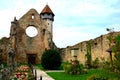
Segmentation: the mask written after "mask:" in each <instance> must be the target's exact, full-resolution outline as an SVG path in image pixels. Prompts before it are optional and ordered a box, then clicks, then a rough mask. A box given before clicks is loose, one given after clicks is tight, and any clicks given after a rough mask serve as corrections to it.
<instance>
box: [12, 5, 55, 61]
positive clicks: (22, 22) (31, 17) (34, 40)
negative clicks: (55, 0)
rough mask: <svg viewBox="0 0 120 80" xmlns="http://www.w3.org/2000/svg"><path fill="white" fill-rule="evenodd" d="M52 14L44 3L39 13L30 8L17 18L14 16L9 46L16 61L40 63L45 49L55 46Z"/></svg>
mask: <svg viewBox="0 0 120 80" xmlns="http://www.w3.org/2000/svg"><path fill="white" fill-rule="evenodd" d="M54 16H55V15H54V13H53V12H52V10H51V9H50V7H49V6H48V5H46V6H45V7H44V9H43V10H42V11H41V13H40V14H39V13H38V12H37V11H36V10H35V9H30V10H29V11H28V12H27V13H26V14H24V15H23V16H22V17H21V18H20V19H19V20H17V19H16V18H14V21H12V22H11V29H10V46H11V48H12V49H14V52H15V61H16V62H22V63H23V62H24V63H40V60H41V56H42V54H43V52H44V51H45V50H47V49H50V48H56V46H55V44H54V42H53V39H52V38H53V30H52V29H53V21H54ZM29 30H31V31H30V32H29ZM30 33H35V34H32V35H31V34H30Z"/></svg>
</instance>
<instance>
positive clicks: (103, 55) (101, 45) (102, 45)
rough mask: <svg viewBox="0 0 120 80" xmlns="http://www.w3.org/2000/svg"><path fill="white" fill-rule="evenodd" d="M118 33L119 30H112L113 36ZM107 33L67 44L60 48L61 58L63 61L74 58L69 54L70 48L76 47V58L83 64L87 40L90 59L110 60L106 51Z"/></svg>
mask: <svg viewBox="0 0 120 80" xmlns="http://www.w3.org/2000/svg"><path fill="white" fill-rule="evenodd" d="M117 35H120V32H114V34H113V36H117ZM108 36H109V34H105V35H101V36H99V37H97V38H95V39H91V40H88V41H83V42H80V43H78V44H76V45H73V46H68V47H66V48H64V49H62V52H63V53H62V54H63V55H64V56H62V59H63V61H64V62H70V61H71V60H73V59H74V57H73V56H72V55H71V52H70V51H71V49H72V48H78V55H77V59H78V61H79V62H80V63H81V64H84V65H85V62H86V60H87V58H86V56H85V55H86V54H87V44H88V42H91V57H92V61H94V60H95V59H96V58H98V59H99V62H103V61H104V60H105V61H110V59H109V53H108V52H107V51H106V50H107V49H109V40H108V39H107V37H108Z"/></svg>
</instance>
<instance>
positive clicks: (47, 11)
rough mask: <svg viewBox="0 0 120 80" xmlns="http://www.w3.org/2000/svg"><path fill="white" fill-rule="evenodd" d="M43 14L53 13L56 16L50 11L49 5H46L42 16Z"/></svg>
mask: <svg viewBox="0 0 120 80" xmlns="http://www.w3.org/2000/svg"><path fill="white" fill-rule="evenodd" d="M42 13H52V14H53V15H54V13H53V12H52V10H51V9H50V7H49V6H48V5H46V6H45V7H44V9H43V10H42V12H41V14H42Z"/></svg>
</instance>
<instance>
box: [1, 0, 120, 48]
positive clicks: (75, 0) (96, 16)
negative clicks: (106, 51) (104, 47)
mask: <svg viewBox="0 0 120 80" xmlns="http://www.w3.org/2000/svg"><path fill="white" fill-rule="evenodd" d="M46 4H48V5H49V6H50V8H51V9H52V11H53V12H54V14H55V20H54V23H53V40H54V42H55V44H56V45H57V46H58V47H61V48H62V47H66V46H72V45H74V44H77V43H79V42H81V41H85V40H90V39H94V38H96V37H99V36H100V35H103V34H106V33H108V32H107V31H106V28H114V31H119V30H120V5H119V4H120V0H69V1H67V0H0V25H1V26H0V38H2V37H4V36H5V37H9V32H10V26H11V21H13V19H14V17H15V16H16V18H17V19H19V18H20V17H22V16H23V15H24V14H25V13H26V12H27V11H28V10H29V9H31V8H35V9H36V10H37V11H38V12H39V13H40V12H41V10H42V9H43V8H44V6H45V5H46Z"/></svg>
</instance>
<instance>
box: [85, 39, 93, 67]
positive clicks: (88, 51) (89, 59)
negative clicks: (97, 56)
mask: <svg viewBox="0 0 120 80" xmlns="http://www.w3.org/2000/svg"><path fill="white" fill-rule="evenodd" d="M91 43H92V41H89V42H87V45H86V47H87V54H86V55H85V56H86V58H87V61H86V67H87V68H91V66H92V64H91Z"/></svg>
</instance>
